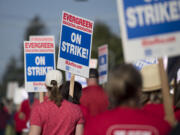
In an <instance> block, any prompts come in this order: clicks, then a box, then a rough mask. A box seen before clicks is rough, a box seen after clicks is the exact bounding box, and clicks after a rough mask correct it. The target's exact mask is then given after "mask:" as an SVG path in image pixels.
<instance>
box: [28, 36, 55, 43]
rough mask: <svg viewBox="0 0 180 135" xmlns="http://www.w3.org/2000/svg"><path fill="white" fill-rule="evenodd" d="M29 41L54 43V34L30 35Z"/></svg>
mask: <svg viewBox="0 0 180 135" xmlns="http://www.w3.org/2000/svg"><path fill="white" fill-rule="evenodd" d="M29 39H30V41H36V42H53V43H54V36H46V35H43V36H30V37H29Z"/></svg>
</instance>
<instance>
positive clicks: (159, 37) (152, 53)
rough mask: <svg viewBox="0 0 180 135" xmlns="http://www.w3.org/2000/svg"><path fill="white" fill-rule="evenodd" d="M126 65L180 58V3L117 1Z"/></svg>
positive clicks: (145, 0)
mask: <svg viewBox="0 0 180 135" xmlns="http://www.w3.org/2000/svg"><path fill="white" fill-rule="evenodd" d="M117 5H118V14H119V20H120V26H121V32H122V33H121V35H122V41H123V49H124V56H125V61H127V62H130V61H134V60H139V59H146V58H149V57H155V58H158V57H163V56H175V55H179V54H180V47H179V44H180V1H179V0H133V1H132V0H117Z"/></svg>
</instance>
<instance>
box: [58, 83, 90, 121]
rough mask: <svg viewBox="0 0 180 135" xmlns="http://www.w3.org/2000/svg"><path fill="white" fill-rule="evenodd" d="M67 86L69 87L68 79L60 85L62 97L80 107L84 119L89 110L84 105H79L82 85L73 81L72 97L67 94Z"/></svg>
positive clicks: (87, 115)
mask: <svg viewBox="0 0 180 135" xmlns="http://www.w3.org/2000/svg"><path fill="white" fill-rule="evenodd" d="M69 88H70V81H66V82H65V83H64V84H63V86H62V90H61V93H62V96H63V98H64V99H66V100H68V101H70V102H72V103H74V104H77V105H79V107H80V108H81V111H82V113H83V116H84V119H85V120H86V119H87V118H88V117H89V112H88V110H87V108H86V107H85V106H82V105H80V98H81V93H82V85H81V84H80V83H79V82H77V81H75V82H74V95H73V97H72V96H71V95H69Z"/></svg>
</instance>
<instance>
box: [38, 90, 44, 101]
mask: <svg viewBox="0 0 180 135" xmlns="http://www.w3.org/2000/svg"><path fill="white" fill-rule="evenodd" d="M43 101H44V94H43V92H39V102H40V103H42V102H43Z"/></svg>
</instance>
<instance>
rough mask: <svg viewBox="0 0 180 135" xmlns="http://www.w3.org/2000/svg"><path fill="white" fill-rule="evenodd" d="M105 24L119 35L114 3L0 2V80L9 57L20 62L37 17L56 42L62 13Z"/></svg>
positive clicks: (103, 0) (93, 0)
mask: <svg viewBox="0 0 180 135" xmlns="http://www.w3.org/2000/svg"><path fill="white" fill-rule="evenodd" d="M63 10H64V11H67V12H70V13H72V14H75V15H78V16H81V17H84V18H87V19H90V20H93V21H95V22H96V21H101V22H104V23H105V24H107V26H108V27H109V28H110V30H111V31H112V32H113V33H114V34H116V35H120V29H119V20H118V13H117V5H116V1H115V0H86V1H85V2H82V1H80V0H0V46H1V49H0V80H1V79H2V75H3V73H4V71H5V67H6V65H7V63H8V62H9V60H10V58H11V57H15V58H16V59H17V60H19V59H20V51H21V45H22V43H23V41H24V34H25V30H26V28H27V26H28V25H29V21H30V20H31V19H32V18H33V17H34V16H36V15H38V16H40V18H41V19H42V21H43V22H44V23H45V25H46V27H47V29H48V33H47V35H54V36H55V42H56V43H58V42H59V41H58V39H59V37H58V36H59V32H60V22H61V14H62V11H63Z"/></svg>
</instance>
